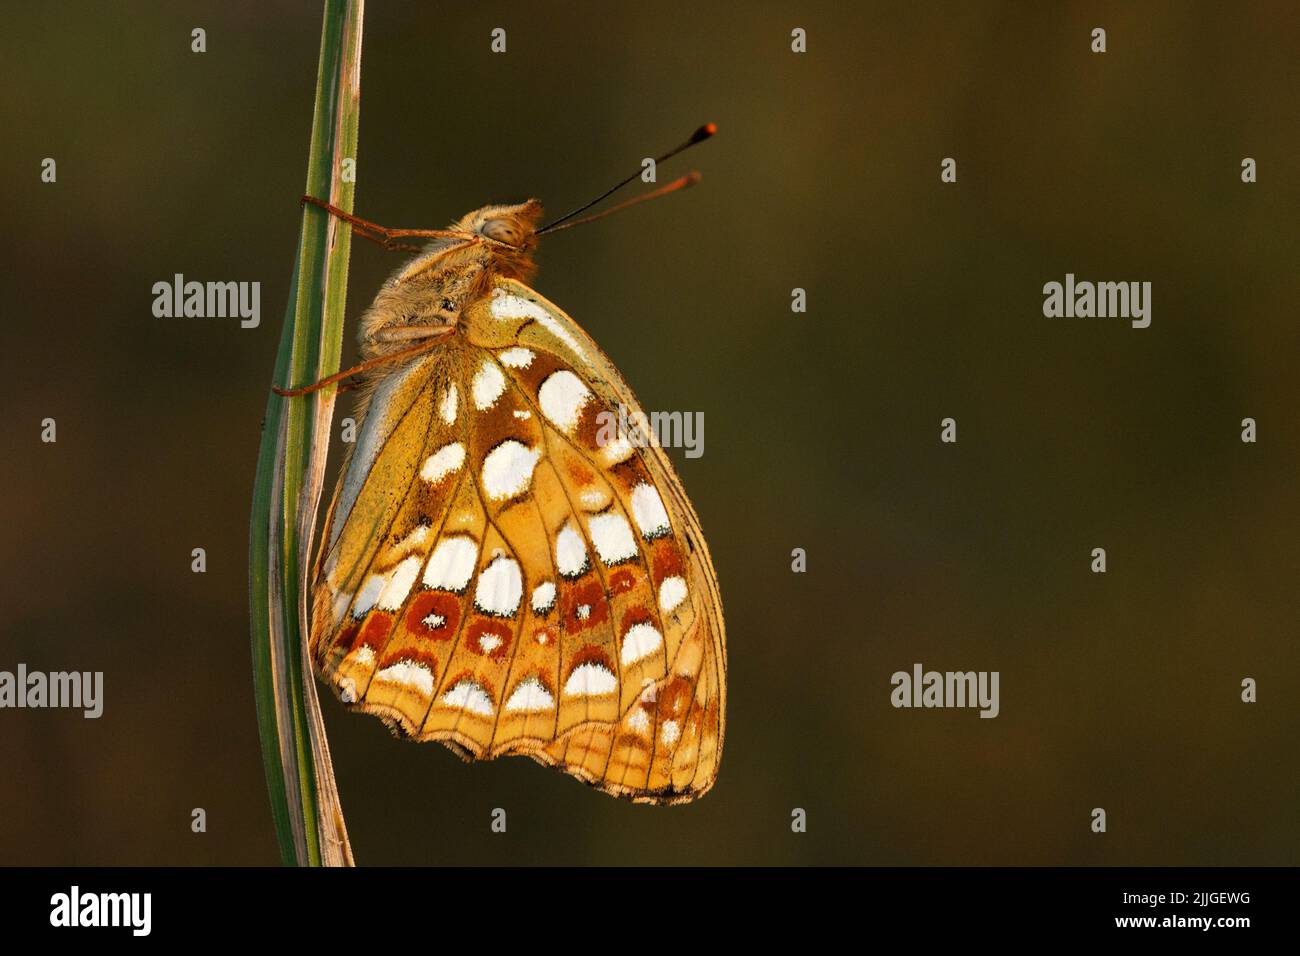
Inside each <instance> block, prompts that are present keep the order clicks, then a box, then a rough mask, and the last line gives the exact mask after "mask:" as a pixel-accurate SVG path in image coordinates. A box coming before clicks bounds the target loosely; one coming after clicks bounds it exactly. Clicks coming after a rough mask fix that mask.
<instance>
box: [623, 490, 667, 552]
mask: <svg viewBox="0 0 1300 956" xmlns="http://www.w3.org/2000/svg"><path fill="white" fill-rule="evenodd" d="M632 517H634V518H635V519H636V524H637V527H638V528H640V529H641V534H642V535H644V536H645V539H646V540H647V541H649V540H650V539H651V538H657V537H659V536H660V535H664V534H667V533H668V532H669V531H671V530H672V525H670V524H669V523H668V512H667V511H666V510H664V502H663V499H662V498H660V497H659V492H658V491H656V490H655V486H654V485H648V484H646V483H645V482H641V484H639V485H637V486H636V487H635V488H633V489H632Z"/></svg>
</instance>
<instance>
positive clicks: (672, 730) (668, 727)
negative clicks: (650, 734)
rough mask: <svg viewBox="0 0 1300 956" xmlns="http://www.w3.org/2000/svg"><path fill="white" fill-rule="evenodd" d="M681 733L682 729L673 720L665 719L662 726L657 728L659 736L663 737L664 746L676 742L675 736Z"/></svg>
mask: <svg viewBox="0 0 1300 956" xmlns="http://www.w3.org/2000/svg"><path fill="white" fill-rule="evenodd" d="M681 735H682V730H681V728H680V727H678V726H677V721H675V720H665V721H664V724H663V727H661V728H660V729H659V736H660V737H661V738H662V739H663V742H664V746H665V747H671V746H672V745H673V744H675V743H677V738H678V737H680V736H681Z"/></svg>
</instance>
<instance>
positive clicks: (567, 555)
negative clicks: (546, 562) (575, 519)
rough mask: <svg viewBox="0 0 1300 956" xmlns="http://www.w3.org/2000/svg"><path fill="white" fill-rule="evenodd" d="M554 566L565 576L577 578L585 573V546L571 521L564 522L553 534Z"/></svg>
mask: <svg viewBox="0 0 1300 956" xmlns="http://www.w3.org/2000/svg"><path fill="white" fill-rule="evenodd" d="M555 567H556V570H558V571H559V572H560V573H561V574H562V575H564V576H565V577H566V578H578V577H582V575H584V574H586V573H587V567H588V565H587V546H586V544H584V543H583V541H582V535H580V534H578V532H577V531H575V530H574V528H573V523H572V522H565V525H564V527H563V528H561V529H560V533H559V534H557V535H556V536H555Z"/></svg>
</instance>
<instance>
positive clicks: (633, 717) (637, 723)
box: [627, 707, 650, 733]
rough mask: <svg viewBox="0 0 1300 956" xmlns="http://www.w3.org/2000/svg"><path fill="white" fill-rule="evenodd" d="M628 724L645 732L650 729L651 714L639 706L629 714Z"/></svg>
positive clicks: (638, 730)
mask: <svg viewBox="0 0 1300 956" xmlns="http://www.w3.org/2000/svg"><path fill="white" fill-rule="evenodd" d="M627 725H628V726H629V727H631V728H632V729H633V730H635V731H637V732H639V733H645V732H646V731H647V730H649V729H650V715H649V714H647V713H646V712H645V711H644V710H642V709H641V708H640V707H637V708H635V709H633V711H632V712H631V713H630V714H628V715H627Z"/></svg>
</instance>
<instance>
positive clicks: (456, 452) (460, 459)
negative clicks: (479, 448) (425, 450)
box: [420, 441, 465, 484]
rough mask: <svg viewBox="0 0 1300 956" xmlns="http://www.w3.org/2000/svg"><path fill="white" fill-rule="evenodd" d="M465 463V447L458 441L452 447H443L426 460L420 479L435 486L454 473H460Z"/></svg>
mask: <svg viewBox="0 0 1300 956" xmlns="http://www.w3.org/2000/svg"><path fill="white" fill-rule="evenodd" d="M464 463H465V446H464V445H462V444H461V443H460V442H458V441H454V442H452V443H451V444H450V445H443V446H442V447H441V448H439V449H438V450H437V451H435V452H434V453H433V454H432V455H430V456H429V457H428V458H426V459H425V460H424V467H423V468H421V469H420V477H421V478H423V479H424V480H425V481H427V482H429V483H430V484H433V483H434V482H438V481H441V480H442V479H443V478H444V477H446V476H447V475H450V474H451V473H452V472H453V471H459V470H460V466H461V465H463V464H464Z"/></svg>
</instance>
